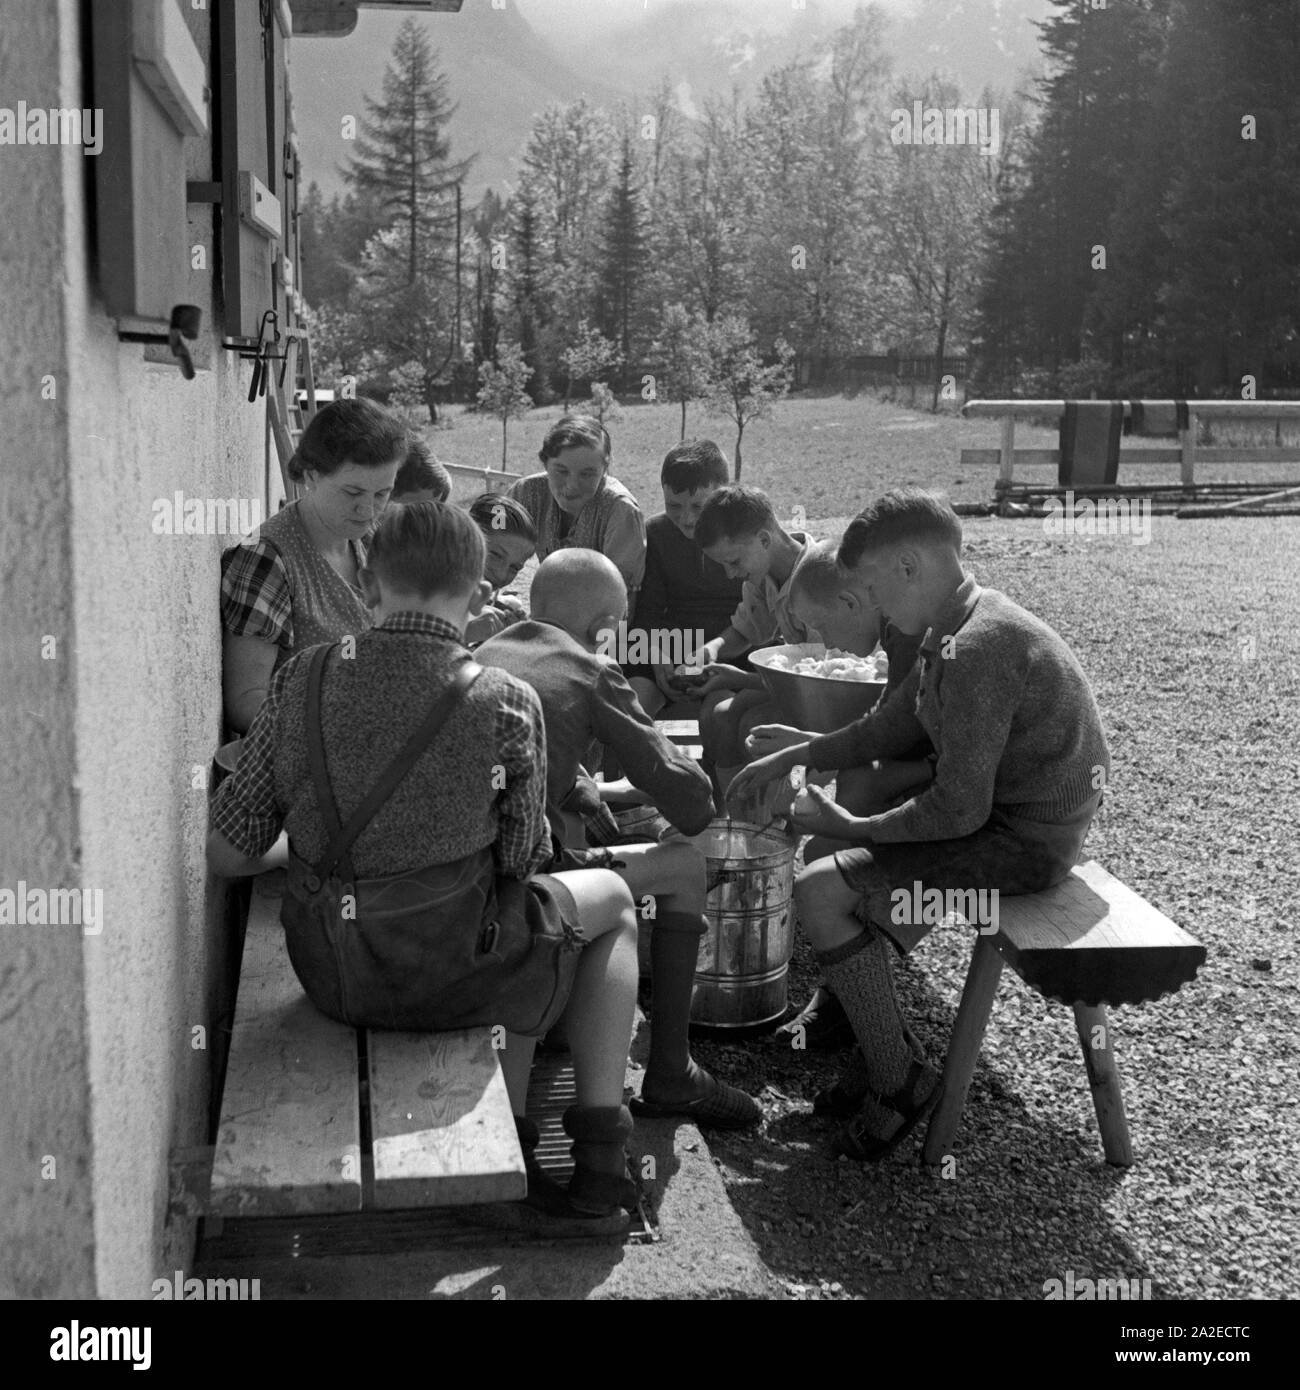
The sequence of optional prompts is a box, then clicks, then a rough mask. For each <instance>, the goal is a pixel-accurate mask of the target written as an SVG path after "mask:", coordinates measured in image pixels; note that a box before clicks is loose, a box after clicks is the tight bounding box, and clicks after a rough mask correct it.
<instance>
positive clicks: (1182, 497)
mask: <svg viewBox="0 0 1300 1390" xmlns="http://www.w3.org/2000/svg"><path fill="white" fill-rule="evenodd" d="M1134 404H1140V405H1142V406H1143V407H1144V408H1145V409H1147V410H1150V409H1153V408H1155V409H1160V410H1163V411H1165V412H1169V411H1171V410H1172V411H1173V412H1174V413H1177V408H1178V406H1179V405H1180V404H1181V405H1185V406H1186V419H1185V424H1184V426H1183V427H1182V428H1180V429H1179V430H1178V443H1177V444H1176V445H1174V444H1167V445H1157V446H1154V447H1147V448H1143V447H1139V448H1127V449H1121V451H1120V455H1119V463H1120V467H1121V468H1122V469H1124V470H1125V471H1127V470H1128V469H1129V468H1130V467H1132V466H1135V465H1138V466H1149V465H1154V464H1164V465H1166V466H1168V465H1170V464H1177V465H1178V469H1179V481H1178V482H1177V483H1157V484H1131V483H1118V482H1117V483H1114V484H1090V485H1088V486H1086V487H1083V486H1080V487H1070V486H1068V485H1066V484H1063V483H1061V482H1060V481H1059V479H1058V480H1057V481H1056V482H1055V483H1025V482H1023V481H1022V482H1020V483H1017V482H1016V481H1015V469H1016V466H1017V465H1018V464H1019V465H1021V466H1026V465H1027V466H1031V467H1032V466H1042V465H1050V466H1051V467H1053V468H1058V469H1059V467H1060V463H1061V451H1060V449H1017V448H1016V446H1015V439H1016V421H1017V420H1021V421H1029V420H1038V421H1043V422H1047V421H1051V422H1056V421H1059V420H1060V418H1061V416H1062V415H1063V414H1064V412H1065V405H1066V402H1065V401H1063V400H1010V401H992V400H989V401H967V402H966V404H965V405H964V406H963V407H962V415H963V416H965V417H966V418H968V419H973V420H989V419H995V420H1000V421H1001V422H1002V439H1001V444H1000V447H998V448H997V449H963V450H962V451H961V463H962V467H963V468H970V467H975V468H979V467H996V468H997V470H998V478H997V482H996V484H995V485H994V492H995V498H996V501H997V502H998V504H999V506H1001V505H1003V504H1006V503H1009V502H1012V501H1028V500H1030V499H1031V498H1037V497H1061V496H1063V495H1065V494H1066V493H1068V492H1071V491H1073V492H1076V493H1077V494H1078V495H1079V496H1084V495H1085V494H1086V495H1087V496H1089V497H1123V496H1126V495H1132V494H1141V495H1142V496H1144V497H1147V496H1149V497H1150V498H1151V499H1152V501H1153V503H1156V502H1161V501H1162V500H1163V501H1164V502H1167V503H1168V505H1169V506H1170V507H1177V506H1178V505H1179V504H1180V503H1182V502H1184V501H1187V500H1190V499H1191V498H1193V497H1198V496H1199V497H1206V498H1214V499H1216V500H1217V501H1219V502H1226V501H1228V500H1229V499H1230V498H1231V497H1234V496H1237V497H1241V498H1245V499H1249V500H1253V501H1255V502H1262V501H1265V500H1267V501H1270V502H1271V501H1274V500H1287V499H1288V498H1289V497H1291V496H1294V495H1295V493H1296V491H1297V488H1296V486H1295V484H1294V483H1286V482H1262V483H1254V482H1236V483H1226V482H1220V483H1207V482H1199V483H1198V482H1197V481H1196V465H1197V464H1198V463H1199V464H1224V463H1230V464H1233V465H1236V464H1244V465H1247V466H1254V465H1262V464H1294V463H1300V449H1295V448H1283V447H1281V446H1280V445H1278V446H1275V447H1270V446H1264V445H1258V446H1250V445H1237V446H1232V447H1218V448H1210V447H1203V446H1198V444H1197V442H1196V435H1197V422H1198V420H1207V421H1208V420H1221V421H1229V420H1232V421H1248V422H1252V423H1256V422H1257V423H1263V422H1273V423H1275V424H1276V425H1277V426H1278V427H1280V422H1281V421H1283V420H1297V419H1300V401H1242V400H1223V401H1212V400H1189V401H1186V402H1177V401H1142V402H1132V401H1126V402H1125V403H1124V414H1125V416H1126V417H1129V416H1131V415H1132V407H1133V405H1134ZM1275 489H1281V491H1275ZM1261 495H1263V496H1261Z"/></svg>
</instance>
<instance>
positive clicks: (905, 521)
mask: <svg viewBox="0 0 1300 1390" xmlns="http://www.w3.org/2000/svg"><path fill="white" fill-rule="evenodd" d="M696 533H697V534H698V528H697V532H696ZM904 541H936V542H938V543H939V544H941V545H950V546H952V547H953V549H954V550H956V551H957V553H958V554H960V553H961V521H960V520H959V519H958V517H957V513H956V512H954V511H953V509H952V507H951V505H950V504H949V503H948V500H947V499H946V498H944V497H940V496H939V495H938V494H937V493H933V492H926V491H925V489H924V488H919V487H896V488H891V489H890V491H888V492H886V493H885V494H884V495H883V496H881V497H877V498H876V500H875V501H874V502H873V503H872V504H871V505H870V506H869V507H864V508H863V510H862V511H860V512H859V513H858V514H857V516H855V517H854V518H853V520H852V521H850V522H849V524H848V529H847V530H846V531H845V532H844V538H843V540H841V541H840V551H839V561H840V564H841V565H843V566H844V568H845V569H856V568H857V565H858V562H859V561H860V560H861V559H862V557H863V555H864V554H865V553H866V552H867V551H869V550H884V549H886V548H888V547H889V546H895V545H900V544H901V543H902V542H904Z"/></svg>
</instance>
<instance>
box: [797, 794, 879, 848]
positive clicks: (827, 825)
mask: <svg viewBox="0 0 1300 1390" xmlns="http://www.w3.org/2000/svg"><path fill="white" fill-rule="evenodd" d="M809 803H812V809H809ZM790 820H791V821H792V822H793V823H794V824H795V825H797V826H798V827H799V829H800V830H802V831H803V832H804V834H806V835H829V836H831V837H832V838H833V839H836V840H858V839H861V830H860V829H859V826H860V824H861V820H860V818H859V817H858V816H854V815H851V814H850V813H849V812H848V811H846V810H845V809H844V807H843V806H841V805H840V804H839V803H838V802H836V801H832V800H831V798H830V797H829V796H828V795H827V794H826V793H825V792H824V791H823V790H822V789H821V788H820V787H814V786H811V785H810V786H806V787H805V788H804V789H803V791H801V792H800V793H799V795H798V796H797V797H796V798H795V803H794V806H793V808H792V809H791V811H790Z"/></svg>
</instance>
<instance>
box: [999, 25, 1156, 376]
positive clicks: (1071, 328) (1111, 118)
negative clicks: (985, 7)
mask: <svg viewBox="0 0 1300 1390" xmlns="http://www.w3.org/2000/svg"><path fill="white" fill-rule="evenodd" d="M1053 4H1054V5H1055V6H1056V7H1057V10H1058V11H1059V13H1057V14H1055V15H1053V16H1052V17H1051V18H1050V19H1048V20H1047V21H1045V22H1044V23H1043V24H1042V25H1041V26H1040V28H1041V29H1042V32H1043V47H1044V49H1045V52H1046V57H1047V60H1048V63H1049V66H1050V73H1049V75H1048V77H1046V78H1045V79H1043V81H1042V82H1041V83H1040V84H1039V96H1038V104H1039V106H1040V108H1041V120H1040V123H1039V125H1038V128H1037V130H1036V132H1035V134H1034V137H1033V139H1032V142H1031V145H1030V147H1029V149H1028V151H1027V152H1026V155H1025V159H1024V164H1023V169H1022V171H1021V173H1020V175H1019V176H1018V177H1015V178H1014V179H1013V180H1012V181H1010V182H1009V183H1008V184H1007V185H1006V186H1004V189H1003V196H1002V200H1001V203H1000V205H999V207H998V209H997V210H996V212H995V215H994V225H995V234H996V237H997V243H996V246H995V250H994V252H993V257H992V262H991V265H990V267H989V273H988V275H987V276H986V278H985V281H984V286H983V290H982V293H981V297H980V328H979V337H980V340H981V349H982V360H981V363H980V371H981V374H982V375H983V376H985V377H987V378H989V379H996V380H999V381H1001V382H1002V383H1004V384H1009V382H1010V380H1011V379H1013V378H1014V377H1015V376H1016V375H1017V373H1018V372H1021V371H1023V370H1025V369H1026V368H1042V369H1045V370H1046V371H1048V372H1050V373H1052V374H1055V373H1058V372H1059V371H1060V370H1061V368H1062V367H1063V366H1064V365H1065V364H1067V363H1074V362H1078V361H1079V360H1080V358H1081V357H1082V356H1083V355H1084V354H1085V351H1089V350H1092V348H1093V345H1092V344H1091V343H1090V342H1089V341H1088V339H1087V335H1086V331H1085V320H1086V317H1087V310H1088V304H1089V300H1090V298H1091V296H1092V295H1094V294H1095V293H1097V292H1099V290H1100V288H1101V285H1102V280H1101V279H1100V278H1099V277H1102V276H1105V275H1106V274H1108V273H1109V271H1110V269H1111V267H1112V265H1113V263H1114V258H1115V256H1116V254H1117V253H1119V252H1120V251H1122V248H1117V247H1114V246H1111V245H1109V244H1108V243H1107V235H1108V231H1109V226H1110V221H1111V215H1112V213H1113V211H1114V209H1115V208H1116V206H1117V203H1118V201H1119V196H1120V191H1121V189H1122V188H1123V187H1124V185H1125V183H1126V182H1127V180H1128V176H1129V173H1130V170H1131V169H1132V168H1133V167H1134V165H1135V164H1136V162H1137V160H1138V156H1139V150H1140V140H1139V139H1138V138H1137V137H1138V132H1140V131H1141V130H1142V128H1143V126H1144V124H1145V122H1146V121H1147V120H1148V119H1149V109H1148V103H1149V98H1150V92H1151V89H1152V86H1153V84H1154V81H1155V75H1156V70H1157V67H1158V64H1159V62H1160V56H1161V48H1162V45H1161V43H1160V25H1159V22H1158V18H1159V10H1160V8H1161V7H1162V6H1163V4H1164V0H1131V3H1127V4H1124V5H1108V6H1106V7H1104V8H1094V7H1093V6H1092V5H1091V4H1089V3H1088V0H1053ZM1103 257H1104V264H1105V268H1104V269H1103V268H1101V266H1102V258H1103Z"/></svg>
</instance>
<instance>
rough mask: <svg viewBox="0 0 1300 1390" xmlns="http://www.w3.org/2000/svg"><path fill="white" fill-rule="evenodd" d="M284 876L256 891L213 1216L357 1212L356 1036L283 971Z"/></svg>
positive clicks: (273, 876)
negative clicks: (281, 901) (282, 914)
mask: <svg viewBox="0 0 1300 1390" xmlns="http://www.w3.org/2000/svg"><path fill="white" fill-rule="evenodd" d="M283 886H284V874H283V872H282V871H277V872H275V873H270V874H262V875H260V876H259V877H258V878H257V879H255V880H254V882H253V892H252V900H251V903H250V906H249V913H248V931H247V935H246V936H245V938H244V965H243V970H242V972H241V974H240V980H239V996H238V1002H237V1004H236V1008H235V1024H234V1034H233V1036H232V1038H231V1042H230V1059H229V1062H228V1063H227V1067H226V1088H225V1093H224V1095H223V1096H222V1101H221V1124H220V1127H219V1129H218V1131H217V1144H216V1155H215V1159H214V1162H213V1168H212V1209H213V1212H214V1213H215V1214H216V1215H219V1216H258V1215H272V1214H278V1215H289V1214H297V1213H303V1212H337V1211H359V1210H360V1208H361V1122H360V1111H359V1105H358V1098H357V1044H356V1033H355V1031H354V1030H353V1029H351V1028H349V1027H348V1026H347V1025H346V1024H342V1023H337V1022H335V1021H334V1020H333V1019H331V1018H326V1017H325V1015H324V1014H322V1013H321V1012H320V1011H319V1010H318V1009H317V1008H316V1007H315V1006H314V1005H313V1004H312V1003H311V1001H310V1000H309V999H308V998H307V996H306V995H305V994H304V993H303V991H302V986H301V985H300V984H299V983H298V979H297V977H296V976H295V975H294V973H293V967H292V966H291V965H290V964H289V957H288V954H287V953H286V951H285V947H284V935H283V932H282V930H281V927H280V895H281V893H282V891H283Z"/></svg>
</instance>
